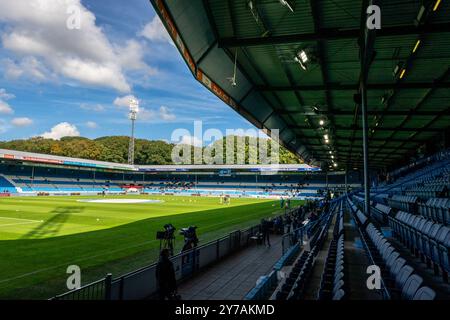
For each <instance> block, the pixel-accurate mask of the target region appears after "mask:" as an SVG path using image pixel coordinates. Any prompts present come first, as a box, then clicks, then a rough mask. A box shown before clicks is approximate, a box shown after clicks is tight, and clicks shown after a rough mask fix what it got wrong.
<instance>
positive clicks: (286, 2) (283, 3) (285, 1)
mask: <svg viewBox="0 0 450 320" xmlns="http://www.w3.org/2000/svg"><path fill="white" fill-rule="evenodd" d="M280 3H281V4H282V5H283V6H285V7H287V8H288V9H289V10H290V11H291V12H294V7H293V6H292V4H291V3H289V1H288V0H280Z"/></svg>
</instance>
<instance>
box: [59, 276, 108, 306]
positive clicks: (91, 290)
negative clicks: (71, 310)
mask: <svg viewBox="0 0 450 320" xmlns="http://www.w3.org/2000/svg"><path fill="white" fill-rule="evenodd" d="M111 284H112V275H111V273H108V274H107V275H106V277H104V278H103V279H100V280H97V281H94V282H92V283H89V284H87V285H85V286H82V287H81V288H79V289H75V290H73V291H69V292H66V293H63V294H60V295H57V296H55V297H53V298H51V299H50V300H111Z"/></svg>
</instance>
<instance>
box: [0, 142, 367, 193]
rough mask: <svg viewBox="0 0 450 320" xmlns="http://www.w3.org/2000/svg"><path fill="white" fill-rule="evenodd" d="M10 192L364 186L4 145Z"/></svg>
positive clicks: (261, 170) (352, 176)
mask: <svg viewBox="0 0 450 320" xmlns="http://www.w3.org/2000/svg"><path fill="white" fill-rule="evenodd" d="M0 159H1V160H0V161H1V162H0V179H1V180H0V192H1V193H2V195H3V196H7V195H14V194H19V195H39V194H41V195H42V194H47V195H89V194H103V193H107V194H121V193H122V194H124V193H126V194H129V193H133V192H134V193H141V194H142V193H148V194H179V195H186V196H191V195H210V196H213V195H215V196H220V195H222V194H228V195H230V196H236V197H242V196H248V197H260V198H271V197H275V198H279V197H281V196H286V197H290V198H295V199H301V200H304V199H309V198H311V199H315V198H322V197H323V195H324V194H325V191H326V190H333V191H335V192H339V193H342V192H344V191H345V189H346V188H359V187H361V184H360V182H359V181H360V179H359V173H358V172H350V173H349V174H346V173H345V172H336V173H330V174H328V173H324V172H321V170H320V168H317V167H311V166H309V165H306V164H299V165H292V164H289V165H277V166H272V165H266V166H264V165H168V166H158V165H153V166H152V165H147V166H138V165H126V164H125V165H124V164H116V163H108V162H101V161H92V160H84V159H74V158H68V157H60V156H53V155H43V154H36V153H29V152H20V151H12V150H3V149H0Z"/></svg>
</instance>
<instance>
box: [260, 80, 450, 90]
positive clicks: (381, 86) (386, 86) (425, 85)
mask: <svg viewBox="0 0 450 320" xmlns="http://www.w3.org/2000/svg"><path fill="white" fill-rule="evenodd" d="M328 88H329V89H331V90H336V91H357V90H358V85H357V84H348V83H338V82H337V83H336V82H334V83H333V82H331V83H328ZM430 88H442V89H447V88H450V82H437V83H436V82H402V83H398V84H396V83H368V84H367V90H391V89H430ZM257 89H258V90H259V91H292V90H298V91H324V90H326V89H327V87H326V86H324V85H295V86H257Z"/></svg>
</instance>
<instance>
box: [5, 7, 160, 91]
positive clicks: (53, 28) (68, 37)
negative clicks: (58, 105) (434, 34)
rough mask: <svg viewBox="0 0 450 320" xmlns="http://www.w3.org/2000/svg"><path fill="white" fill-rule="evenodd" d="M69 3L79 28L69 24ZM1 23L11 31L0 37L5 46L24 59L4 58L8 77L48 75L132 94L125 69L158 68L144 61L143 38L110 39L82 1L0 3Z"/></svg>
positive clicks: (148, 71)
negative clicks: (75, 11) (77, 14)
mask: <svg viewBox="0 0 450 320" xmlns="http://www.w3.org/2000/svg"><path fill="white" fill-rule="evenodd" d="M69 6H76V7H78V8H79V9H80V21H81V26H80V29H69V28H67V25H66V23H67V19H68V18H69V16H70V15H69V14H68V13H67V8H68V7H69ZM0 22H4V23H6V25H7V30H8V31H7V32H4V33H3V34H2V35H1V39H2V43H3V47H4V48H5V49H7V50H9V51H11V52H14V53H15V54H17V55H18V56H22V57H23V58H22V60H18V61H19V62H17V63H15V62H12V61H5V62H4V64H6V68H5V70H6V72H5V74H6V76H7V77H11V78H19V77H23V76H26V75H29V76H31V77H34V78H36V79H38V80H48V79H52V78H53V77H51V76H50V77H48V76H49V74H50V75H55V76H60V77H61V76H62V77H66V78H68V79H71V80H76V81H78V82H80V83H83V84H86V85H88V86H101V87H109V88H113V89H116V90H117V91H119V92H129V91H131V86H130V83H129V82H128V80H127V79H126V72H127V71H130V70H131V71H132V70H138V69H139V70H140V72H141V71H142V72H143V73H144V74H146V75H151V74H154V72H156V71H155V70H154V69H152V68H150V67H149V66H148V65H147V64H146V63H145V62H144V61H143V55H144V54H143V52H144V50H143V49H142V46H141V44H140V43H139V42H137V41H131V40H130V41H127V42H125V43H124V44H116V43H111V42H110V40H109V39H108V38H107V37H106V35H105V33H104V31H103V29H102V28H100V27H99V26H97V25H96V17H95V15H94V14H93V13H92V12H91V11H89V10H88V9H87V8H85V7H84V6H83V5H82V3H81V0H66V1H59V0H46V1H42V0H14V1H0ZM27 66H31V67H32V68H31V69H30V68H27Z"/></svg>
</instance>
